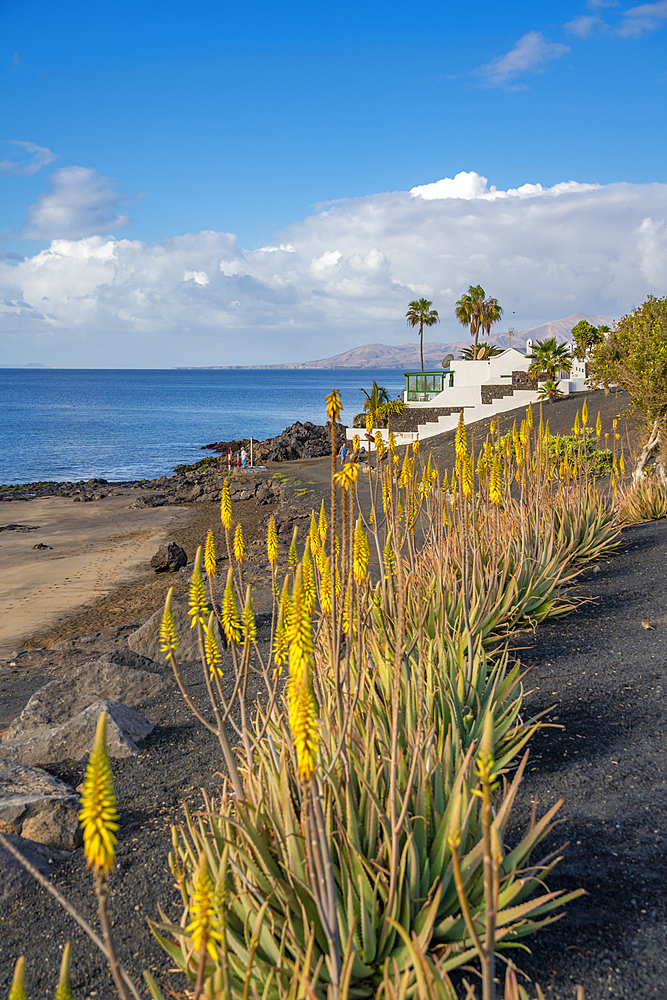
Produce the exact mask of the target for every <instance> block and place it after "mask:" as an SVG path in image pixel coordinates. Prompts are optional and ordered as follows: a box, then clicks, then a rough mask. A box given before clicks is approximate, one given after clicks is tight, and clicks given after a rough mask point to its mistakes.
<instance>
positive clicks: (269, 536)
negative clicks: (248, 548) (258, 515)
mask: <svg viewBox="0 0 667 1000" xmlns="http://www.w3.org/2000/svg"><path fill="white" fill-rule="evenodd" d="M266 551H267V554H268V557H269V563H270V564H271V566H276V565H277V563H278V532H277V530H276V519H275V517H274V516H273V514H272V515H271V517H270V518H269V527H268V531H267V533H266Z"/></svg>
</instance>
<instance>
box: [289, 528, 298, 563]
mask: <svg viewBox="0 0 667 1000" xmlns="http://www.w3.org/2000/svg"><path fill="white" fill-rule="evenodd" d="M298 534H299V528H298V527H297V525H296V524H295V525H294V531H293V533H292V544H291V545H290V547H289V553H288V556H287V565H288V566H289V571H290V573H294V571H295V570H296V564H297V562H298V561H299V550H298V548H297V544H296V539H297V535H298Z"/></svg>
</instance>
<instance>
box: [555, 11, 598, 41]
mask: <svg viewBox="0 0 667 1000" xmlns="http://www.w3.org/2000/svg"><path fill="white" fill-rule="evenodd" d="M564 27H565V30H566V31H568V32H569V33H570V34H571V35H576V36H577V37H578V38H592V37H593V36H594V35H597V34H600V33H604V32H606V31H608V30H609V25H608V24H607V23H606V22H605V21H603V20H602V18H601V17H593V16H591V15H590V14H582V15H581V16H580V17H575V18H574V19H573V20H572V21H568V22H567V24H566V25H565V26H564Z"/></svg>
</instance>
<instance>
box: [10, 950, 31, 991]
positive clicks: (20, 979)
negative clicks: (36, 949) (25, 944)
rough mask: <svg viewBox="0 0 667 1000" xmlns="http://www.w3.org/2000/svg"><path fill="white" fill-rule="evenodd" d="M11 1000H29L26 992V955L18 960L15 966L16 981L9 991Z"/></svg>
mask: <svg viewBox="0 0 667 1000" xmlns="http://www.w3.org/2000/svg"><path fill="white" fill-rule="evenodd" d="M9 1000H27V995H26V991H25V955H21V956H20V958H18V959H17V961H16V965H15V966H14V979H13V980H12V988H11V990H10V991H9Z"/></svg>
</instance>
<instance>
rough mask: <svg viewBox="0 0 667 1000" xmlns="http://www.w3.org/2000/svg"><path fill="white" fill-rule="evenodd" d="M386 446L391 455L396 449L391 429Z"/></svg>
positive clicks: (394, 436)
mask: <svg viewBox="0 0 667 1000" xmlns="http://www.w3.org/2000/svg"><path fill="white" fill-rule="evenodd" d="M388 447H389V451H390V452H391V453H392V455H393V454H394V452H395V451H396V435H395V434H394V432H393V431H389V443H388Z"/></svg>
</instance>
